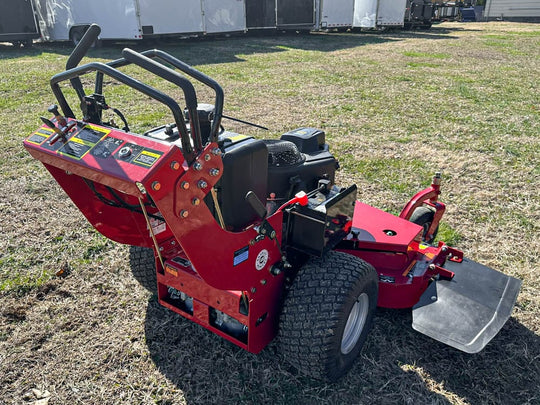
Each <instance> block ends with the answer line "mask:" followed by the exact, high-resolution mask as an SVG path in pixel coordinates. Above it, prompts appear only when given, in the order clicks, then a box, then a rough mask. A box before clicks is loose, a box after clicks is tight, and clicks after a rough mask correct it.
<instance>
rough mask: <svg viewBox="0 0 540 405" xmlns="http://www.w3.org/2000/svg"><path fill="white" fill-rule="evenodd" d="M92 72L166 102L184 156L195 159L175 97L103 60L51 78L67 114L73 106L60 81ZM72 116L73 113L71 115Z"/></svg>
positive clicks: (55, 92)
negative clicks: (179, 137)
mask: <svg viewBox="0 0 540 405" xmlns="http://www.w3.org/2000/svg"><path fill="white" fill-rule="evenodd" d="M91 72H99V73H102V74H105V75H107V76H110V77H112V78H114V79H116V80H118V81H119V82H122V83H124V84H126V85H128V86H129V87H131V88H133V89H135V90H137V91H140V92H141V93H143V94H146V95H147V96H149V97H151V98H153V99H154V100H157V101H159V102H161V103H162V104H165V105H166V106H167V107H169V109H170V110H171V112H172V114H173V117H174V121H175V123H176V126H177V128H178V131H179V132H180V136H181V142H182V150H183V153H184V158H185V159H186V160H187V161H188V163H190V164H191V163H192V162H193V160H194V159H195V157H194V153H193V148H192V146H191V142H190V140H189V135H188V133H187V128H186V124H185V123H184V117H183V115H182V110H181V109H180V106H179V105H178V103H177V102H176V101H174V99H173V98H172V97H170V96H168V95H166V94H164V93H162V92H161V91H159V90H157V89H155V88H153V87H151V86H149V85H147V84H144V83H141V82H140V81H138V80H135V79H133V78H132V77H130V76H128V75H126V74H124V73H122V72H120V71H118V70H116V69H114V68H112V67H111V66H109V65H106V64H104V63H101V62H91V63H88V64H85V65H82V66H79V67H76V68H73V69H70V70H66V71H65V72H62V73H58V74H56V75H54V76H53V77H52V78H51V88H52V91H53V93H54V95H55V97H56V99H57V100H58V104H60V108H62V111H64V114H66V115H68V114H67V111H71V108H70V107H69V105H68V103H67V101H66V98H65V96H64V93H63V92H62V90H61V88H60V86H59V84H58V83H60V82H63V81H65V80H71V79H73V78H78V77H79V76H82V75H84V74H87V73H91ZM71 117H72V118H74V117H73V115H71Z"/></svg>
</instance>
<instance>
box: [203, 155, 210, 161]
mask: <svg viewBox="0 0 540 405" xmlns="http://www.w3.org/2000/svg"><path fill="white" fill-rule="evenodd" d="M210 159H211V158H210V155H209V154H208V153H207V154H206V155H204V160H205V161H206V162H208V161H209V160H210Z"/></svg>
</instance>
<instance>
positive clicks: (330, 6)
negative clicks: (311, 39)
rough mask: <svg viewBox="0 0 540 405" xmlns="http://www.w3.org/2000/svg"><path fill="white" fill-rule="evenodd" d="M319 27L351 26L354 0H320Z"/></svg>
mask: <svg viewBox="0 0 540 405" xmlns="http://www.w3.org/2000/svg"><path fill="white" fill-rule="evenodd" d="M320 1H321V4H320V8H321V11H320V12H321V24H320V28H339V27H352V24H353V15H354V0H320Z"/></svg>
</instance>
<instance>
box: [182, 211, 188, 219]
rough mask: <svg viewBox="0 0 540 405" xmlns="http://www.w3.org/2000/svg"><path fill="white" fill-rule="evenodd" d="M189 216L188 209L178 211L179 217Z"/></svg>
mask: <svg viewBox="0 0 540 405" xmlns="http://www.w3.org/2000/svg"><path fill="white" fill-rule="evenodd" d="M188 216H189V212H188V210H182V211H180V218H187V217H188Z"/></svg>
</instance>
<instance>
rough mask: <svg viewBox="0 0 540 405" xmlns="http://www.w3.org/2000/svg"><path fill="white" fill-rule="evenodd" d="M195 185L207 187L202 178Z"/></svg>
mask: <svg viewBox="0 0 540 405" xmlns="http://www.w3.org/2000/svg"><path fill="white" fill-rule="evenodd" d="M197 187H199V188H206V187H208V183H207V182H206V181H204V180H199V182H198V183H197Z"/></svg>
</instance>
